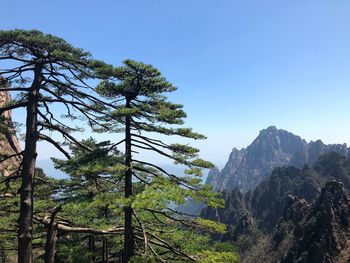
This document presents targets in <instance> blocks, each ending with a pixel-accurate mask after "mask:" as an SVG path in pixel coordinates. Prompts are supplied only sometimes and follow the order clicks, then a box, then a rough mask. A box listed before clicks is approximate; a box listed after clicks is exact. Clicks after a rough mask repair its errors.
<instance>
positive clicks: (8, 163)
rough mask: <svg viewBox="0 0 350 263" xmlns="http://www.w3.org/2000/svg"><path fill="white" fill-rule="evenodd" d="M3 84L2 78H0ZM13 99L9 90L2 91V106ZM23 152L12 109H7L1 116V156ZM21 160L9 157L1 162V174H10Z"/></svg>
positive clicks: (0, 96) (0, 103) (0, 98)
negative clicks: (13, 121) (16, 132)
mask: <svg viewBox="0 0 350 263" xmlns="http://www.w3.org/2000/svg"><path fill="white" fill-rule="evenodd" d="M0 85H1V79H0ZM10 101H11V96H10V94H9V92H8V91H1V92H0V107H2V106H4V105H5V104H7V103H9V102H10ZM19 152H21V148H20V145H19V142H18V140H17V137H16V134H15V129H14V127H13V123H12V113H11V111H6V112H4V113H3V114H2V115H1V116H0V156H1V158H6V156H11V155H13V154H16V153H19ZM19 162H20V158H19V157H14V158H9V159H7V160H5V161H3V162H1V163H0V174H2V175H5V176H8V175H10V174H11V173H12V172H13V171H15V170H16V169H17V167H18V164H19Z"/></svg>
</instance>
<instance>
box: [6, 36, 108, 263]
mask: <svg viewBox="0 0 350 263" xmlns="http://www.w3.org/2000/svg"><path fill="white" fill-rule="evenodd" d="M0 61H1V62H3V64H2V67H1V68H0V75H2V77H3V78H4V81H5V82H6V84H7V87H1V91H10V92H16V93H18V99H16V100H14V101H13V102H12V103H9V104H8V105H5V106H4V107H1V109H0V113H1V115H2V114H3V113H4V112H6V111H8V110H12V109H18V108H25V109H26V125H25V148H24V151H23V153H22V164H21V167H20V169H19V171H18V175H19V176H20V177H21V179H22V182H21V187H20V190H19V192H20V215H19V220H18V225H19V229H18V262H19V263H29V262H32V240H33V238H32V229H33V194H34V184H33V182H34V175H35V164H36V156H37V153H36V147H37V142H38V141H39V140H45V141H47V142H48V143H51V144H52V145H53V146H54V147H56V148H57V149H58V150H59V151H61V152H62V153H63V154H64V155H65V156H66V157H67V158H69V157H70V156H69V153H68V152H67V151H66V150H65V149H64V147H62V144H61V143H60V142H59V141H57V140H55V139H53V138H54V137H53V136H48V134H47V133H46V134H45V130H46V131H50V132H55V133H58V134H60V135H62V137H63V141H65V142H72V143H75V144H77V145H79V146H80V147H83V148H86V147H85V146H84V145H83V144H81V143H79V141H78V140H77V139H76V138H75V137H74V136H73V135H71V133H72V132H74V131H79V130H80V129H79V128H77V127H72V125H71V124H72V122H70V123H69V124H67V122H64V121H63V120H62V118H60V117H59V116H57V114H55V113H56V112H53V110H52V105H55V104H61V105H63V106H64V107H65V109H66V112H65V115H66V117H67V118H69V119H70V120H78V118H79V117H84V118H85V119H87V120H88V122H89V124H90V125H91V126H92V128H106V127H101V126H100V125H99V123H97V122H96V121H95V117H96V115H100V114H102V113H103V112H102V111H103V110H104V112H106V110H105V109H104V107H108V106H107V105H106V104H105V103H103V102H102V101H100V100H99V99H98V98H96V97H95V96H94V93H93V89H92V88H91V87H90V86H89V84H88V83H87V79H89V78H94V77H96V76H97V72H99V73H101V74H102V73H103V71H104V70H108V67H107V66H106V65H105V64H104V63H102V62H99V61H96V60H93V59H92V58H91V55H90V54H89V53H87V52H85V51H83V50H82V49H78V48H74V47H73V46H71V45H70V44H69V43H67V42H66V41H65V40H63V39H61V38H58V37H55V36H52V35H46V34H44V33H42V32H40V31H36V30H30V31H25V30H11V31H0ZM5 63H7V64H6V65H7V67H8V68H5ZM55 109H57V108H55ZM76 114H78V116H77V115H76ZM103 114H105V113H103Z"/></svg>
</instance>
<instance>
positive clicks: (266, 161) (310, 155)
mask: <svg viewBox="0 0 350 263" xmlns="http://www.w3.org/2000/svg"><path fill="white" fill-rule="evenodd" d="M328 152H338V153H339V154H341V155H344V156H348V155H349V152H350V151H349V149H348V147H347V145H346V144H332V145H326V144H324V143H323V142H322V141H320V140H317V141H315V142H314V141H311V142H309V143H308V142H306V141H305V140H303V139H302V138H300V137H299V136H297V135H294V134H293V133H290V132H288V131H285V130H281V129H277V128H276V127H274V126H271V127H268V128H267V129H264V130H262V131H260V133H259V135H258V137H257V138H256V139H255V140H254V141H253V142H252V144H250V145H249V146H248V147H247V148H243V149H241V150H238V149H236V148H234V149H233V150H232V152H231V154H230V156H229V159H228V161H227V163H226V165H225V167H224V168H223V169H222V170H221V171H220V172H219V171H218V169H217V168H214V170H212V171H210V173H209V175H208V178H207V181H206V183H207V184H210V185H212V186H213V189H214V190H215V191H232V190H233V189H234V188H236V187H238V188H239V189H240V191H242V192H247V191H249V190H251V189H253V188H254V187H255V186H257V185H258V184H259V183H260V182H261V180H262V179H263V178H264V177H265V176H267V175H269V174H270V173H271V172H272V170H273V169H274V168H275V167H279V166H289V165H293V166H295V167H297V168H302V167H303V166H304V165H305V164H308V165H309V166H312V165H314V164H315V162H316V161H317V160H318V158H319V157H320V156H321V155H323V154H325V153H328Z"/></svg>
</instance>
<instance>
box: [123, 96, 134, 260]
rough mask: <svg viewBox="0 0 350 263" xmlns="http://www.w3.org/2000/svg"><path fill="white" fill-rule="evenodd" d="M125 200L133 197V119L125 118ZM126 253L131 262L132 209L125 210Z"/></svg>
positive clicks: (132, 249)
mask: <svg viewBox="0 0 350 263" xmlns="http://www.w3.org/2000/svg"><path fill="white" fill-rule="evenodd" d="M126 107H127V108H130V100H129V99H127V100H126ZM125 166H126V167H127V170H126V171H125V198H129V197H130V196H132V155H131V117H130V116H129V115H127V116H126V117H125ZM124 227H125V233H124V251H123V263H127V262H129V260H130V258H131V257H132V256H133V254H134V232H133V227H132V208H131V206H126V207H125V208H124Z"/></svg>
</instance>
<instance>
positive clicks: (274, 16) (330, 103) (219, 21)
mask: <svg viewBox="0 0 350 263" xmlns="http://www.w3.org/2000/svg"><path fill="white" fill-rule="evenodd" d="M349 14H350V1H348V0H342V1H341V0H338V1H329V0H327V1H324V0H315V1H314V0H307V1H305V0H295V1H283V0H276V1H262V0H256V1H249V0H240V1H234V0H231V1H228V0H227V1H223V0H222V1H221V0H215V1H214V0H196V1H195V0H181V1H180V0H176V1H166V0H157V1H151V0H139V1H132V0H128V1H122V0H119V1H115V0H114V1H112V0H110V1H107V0H100V1H92V0H84V1H83V0H74V1H73V0H70V1H67V0H60V1H43V0H42V1H39V0H32V1H24V0H22V1H19V0H17V1H2V3H1V16H0V28H1V29H14V28H24V29H39V30H41V31H44V32H47V33H51V34H54V35H57V36H60V37H63V38H65V39H66V40H68V41H69V42H71V43H72V44H73V45H75V46H77V47H81V48H84V49H86V50H88V51H91V52H92V53H93V55H94V57H95V58H97V59H103V60H105V61H106V62H109V63H113V64H115V65H119V64H120V62H121V61H122V60H123V59H125V58H131V59H135V60H139V61H142V62H145V63H150V64H153V65H154V66H156V67H158V68H159V69H160V70H161V71H162V72H163V73H164V75H165V76H166V77H167V78H168V80H169V81H171V82H173V83H174V84H175V85H176V86H177V87H178V88H179V89H178V91H177V92H176V93H175V94H174V95H172V96H171V99H172V100H173V101H174V102H177V103H182V104H184V105H185V111H186V112H187V113H188V116H189V117H188V119H187V122H186V124H187V125H188V126H191V127H193V128H194V129H195V130H197V131H199V132H201V133H204V134H206V135H207V136H208V137H209V138H208V140H207V141H205V142H201V143H199V144H198V143H197V144H196V146H199V147H200V148H201V149H202V153H203V154H202V156H203V157H205V158H207V159H210V160H212V161H213V162H215V163H217V164H219V165H222V164H223V163H224V162H225V161H226V159H227V157H228V154H229V152H230V151H231V149H232V147H237V148H240V147H245V146H247V145H248V144H249V143H250V142H251V141H252V140H253V139H254V138H255V137H256V136H257V134H258V132H259V130H261V129H263V128H266V127H267V126H269V125H276V126H277V127H278V128H283V129H286V130H289V131H291V132H293V133H296V134H298V135H300V136H301V137H303V138H305V139H307V140H315V139H322V140H323V141H324V142H326V143H344V142H346V143H350V124H349V123H350V109H349V107H350V87H349V86H350V15H349ZM0 66H1V65H0ZM14 117H15V118H20V116H19V114H18V113H17V115H16V113H15V115H14ZM39 149H40V152H39V158H41V159H45V158H48V157H49V156H47V151H45V149H44V147H43V146H41V147H40V148H39Z"/></svg>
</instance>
